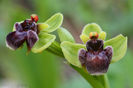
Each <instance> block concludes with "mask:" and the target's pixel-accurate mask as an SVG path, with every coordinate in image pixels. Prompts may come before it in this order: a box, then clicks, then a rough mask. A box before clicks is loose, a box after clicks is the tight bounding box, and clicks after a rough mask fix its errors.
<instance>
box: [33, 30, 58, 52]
mask: <svg viewBox="0 0 133 88" xmlns="http://www.w3.org/2000/svg"><path fill="white" fill-rule="evenodd" d="M55 38H56V36H55V35H51V34H47V33H43V32H41V33H40V34H39V40H38V41H37V42H36V44H35V45H34V46H33V48H32V52H34V53H39V52H42V51H43V50H44V49H46V48H48V47H49V46H50V45H51V44H52V43H53V42H54V40H55Z"/></svg>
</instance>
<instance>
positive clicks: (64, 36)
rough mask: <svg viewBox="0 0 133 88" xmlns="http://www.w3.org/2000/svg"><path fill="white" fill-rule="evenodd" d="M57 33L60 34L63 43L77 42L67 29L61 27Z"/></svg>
mask: <svg viewBox="0 0 133 88" xmlns="http://www.w3.org/2000/svg"><path fill="white" fill-rule="evenodd" d="M57 32H58V35H59V38H60V41H61V42H63V41H69V42H73V43H74V42H75V40H74V38H73V36H72V35H71V34H70V32H69V31H67V30H66V29H65V28H63V27H60V28H58V30H57Z"/></svg>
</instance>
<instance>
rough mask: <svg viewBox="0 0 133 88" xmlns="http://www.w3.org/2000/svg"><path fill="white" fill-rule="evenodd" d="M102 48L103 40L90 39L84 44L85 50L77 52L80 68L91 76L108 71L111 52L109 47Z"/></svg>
mask: <svg viewBox="0 0 133 88" xmlns="http://www.w3.org/2000/svg"><path fill="white" fill-rule="evenodd" d="M103 46H104V44H103V40H97V39H91V40H89V41H88V42H87V43H86V48H87V50H84V49H81V50H80V51H79V60H80V62H81V64H82V66H83V67H85V68H86V69H87V71H88V72H89V73H90V74H92V75H101V74H104V73H106V72H107V70H108V67H109V64H110V61H111V59H112V54H113V50H112V47H111V46H108V47H106V48H105V49H103Z"/></svg>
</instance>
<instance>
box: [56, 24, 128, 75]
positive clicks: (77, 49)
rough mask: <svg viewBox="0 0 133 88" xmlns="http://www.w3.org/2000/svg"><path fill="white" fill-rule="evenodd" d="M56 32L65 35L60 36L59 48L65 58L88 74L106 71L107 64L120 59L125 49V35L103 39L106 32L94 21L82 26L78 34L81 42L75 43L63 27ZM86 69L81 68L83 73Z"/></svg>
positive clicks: (98, 73)
mask: <svg viewBox="0 0 133 88" xmlns="http://www.w3.org/2000/svg"><path fill="white" fill-rule="evenodd" d="M58 34H59V35H60V36H61V35H62V36H63V35H65V36H66V37H62V36H61V37H60V40H61V41H62V43H61V49H62V52H63V54H64V56H65V58H66V60H67V61H68V62H69V63H70V64H72V65H73V66H75V67H78V68H80V69H82V68H85V69H86V70H87V71H88V73H89V74H90V75H100V74H103V73H106V72H107V70H108V67H109V64H110V63H114V62H117V61H119V60H120V59H122V57H123V56H124V55H125V53H126V50H127V37H124V36H123V35H122V34H120V35H118V36H116V37H114V38H111V39H109V40H105V38H106V32H104V31H103V30H102V29H101V27H100V26H99V25H98V24H96V23H91V24H87V25H85V26H84V28H83V30H82V33H81V35H80V38H81V40H82V41H83V44H80V43H76V42H75V41H74V39H73V37H72V35H71V34H70V33H69V32H66V30H65V29H64V28H60V30H58ZM67 35H68V36H67ZM70 35H71V36H70ZM86 70H83V69H82V71H85V73H86ZM80 71H81V70H80Z"/></svg>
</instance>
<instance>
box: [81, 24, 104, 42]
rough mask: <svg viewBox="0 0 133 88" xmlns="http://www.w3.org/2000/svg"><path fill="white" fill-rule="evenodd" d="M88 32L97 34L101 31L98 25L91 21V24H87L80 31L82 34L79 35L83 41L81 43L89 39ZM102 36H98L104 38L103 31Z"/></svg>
mask: <svg viewBox="0 0 133 88" xmlns="http://www.w3.org/2000/svg"><path fill="white" fill-rule="evenodd" d="M90 32H97V33H98V34H99V35H100V33H101V32H103V31H102V29H101V28H100V26H99V25H98V24H96V23H91V24H87V25H86V26H85V27H84V28H83V31H82V34H81V35H80V38H81V40H82V41H83V43H86V42H87V41H88V40H89V33H90ZM102 35H103V36H100V38H102V39H105V37H106V36H105V33H104V34H103V33H102Z"/></svg>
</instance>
